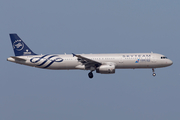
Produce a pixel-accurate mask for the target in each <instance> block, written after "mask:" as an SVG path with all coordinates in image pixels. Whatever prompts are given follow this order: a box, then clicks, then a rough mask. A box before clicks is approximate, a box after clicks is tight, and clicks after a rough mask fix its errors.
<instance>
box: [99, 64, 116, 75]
mask: <svg viewBox="0 0 180 120" xmlns="http://www.w3.org/2000/svg"><path fill="white" fill-rule="evenodd" d="M96 73H101V74H113V73H115V65H101V66H99V67H98V68H97V69H96Z"/></svg>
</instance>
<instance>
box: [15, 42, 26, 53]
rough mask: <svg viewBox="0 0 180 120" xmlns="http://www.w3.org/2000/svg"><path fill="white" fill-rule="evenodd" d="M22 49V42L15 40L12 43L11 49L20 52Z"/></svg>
mask: <svg viewBox="0 0 180 120" xmlns="http://www.w3.org/2000/svg"><path fill="white" fill-rule="evenodd" d="M23 48H24V43H23V42H22V40H16V41H15V42H14V43H13V49H15V50H17V51H21V50H22V49H23Z"/></svg>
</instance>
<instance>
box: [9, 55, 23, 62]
mask: <svg viewBox="0 0 180 120" xmlns="http://www.w3.org/2000/svg"><path fill="white" fill-rule="evenodd" d="M11 57H12V58H13V59H15V60H19V61H26V59H23V58H19V57H16V56H11Z"/></svg>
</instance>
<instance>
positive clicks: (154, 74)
mask: <svg viewBox="0 0 180 120" xmlns="http://www.w3.org/2000/svg"><path fill="white" fill-rule="evenodd" d="M152 71H153V74H152V75H153V76H154V77H155V76H156V73H155V72H154V68H152Z"/></svg>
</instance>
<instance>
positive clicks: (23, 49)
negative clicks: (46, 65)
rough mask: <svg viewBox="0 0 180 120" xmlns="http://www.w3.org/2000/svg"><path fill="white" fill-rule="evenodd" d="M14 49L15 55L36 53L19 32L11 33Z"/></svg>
mask: <svg viewBox="0 0 180 120" xmlns="http://www.w3.org/2000/svg"><path fill="white" fill-rule="evenodd" d="M9 35H10V38H11V42H12V46H13V49H14V54H15V56H22V55H36V54H35V53H34V52H33V51H32V50H31V49H29V47H28V46H27V45H26V44H25V43H24V42H23V41H22V40H21V38H20V37H19V36H18V35H17V34H9Z"/></svg>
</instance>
